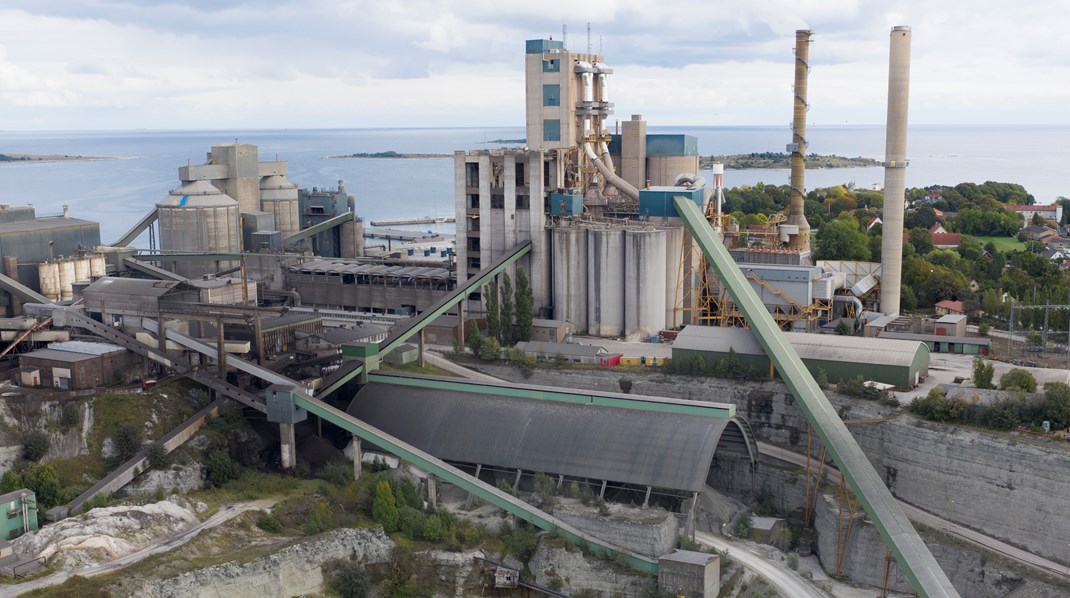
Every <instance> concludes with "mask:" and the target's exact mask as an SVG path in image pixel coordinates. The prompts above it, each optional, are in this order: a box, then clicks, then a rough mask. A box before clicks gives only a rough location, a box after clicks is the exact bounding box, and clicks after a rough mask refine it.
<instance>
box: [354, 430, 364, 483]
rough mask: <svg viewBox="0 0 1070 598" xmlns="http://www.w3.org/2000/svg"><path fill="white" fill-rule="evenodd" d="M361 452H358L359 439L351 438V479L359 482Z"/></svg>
mask: <svg viewBox="0 0 1070 598" xmlns="http://www.w3.org/2000/svg"><path fill="white" fill-rule="evenodd" d="M361 457H362V455H361V451H360V438H357V437H356V436H354V437H353V479H354V480H359V479H360V474H361V467H360V461H361Z"/></svg>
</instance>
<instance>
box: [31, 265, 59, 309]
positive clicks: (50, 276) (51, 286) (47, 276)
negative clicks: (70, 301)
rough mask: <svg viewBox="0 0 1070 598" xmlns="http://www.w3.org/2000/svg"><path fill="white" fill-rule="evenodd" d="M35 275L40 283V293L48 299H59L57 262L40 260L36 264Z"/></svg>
mask: <svg viewBox="0 0 1070 598" xmlns="http://www.w3.org/2000/svg"><path fill="white" fill-rule="evenodd" d="M37 277H38V279H39V281H40V284H41V294H42V295H44V296H45V297H47V298H48V299H49V300H50V301H59V295H60V293H59V264H57V263H56V262H41V263H40V264H38V265H37Z"/></svg>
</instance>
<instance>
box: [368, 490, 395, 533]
mask: <svg viewBox="0 0 1070 598" xmlns="http://www.w3.org/2000/svg"><path fill="white" fill-rule="evenodd" d="M372 519H374V520H375V521H376V523H379V524H380V525H382V526H383V529H384V530H386V531H387V532H388V533H389V532H395V531H397V529H398V506H397V501H396V500H395V499H394V493H393V492H392V491H391V490H390V483H389V482H387V481H386V480H380V481H379V483H378V484H376V485H375V499H374V500H372Z"/></svg>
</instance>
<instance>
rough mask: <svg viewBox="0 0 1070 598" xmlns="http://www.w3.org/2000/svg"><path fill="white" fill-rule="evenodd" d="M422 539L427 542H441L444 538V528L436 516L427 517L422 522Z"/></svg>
mask: <svg viewBox="0 0 1070 598" xmlns="http://www.w3.org/2000/svg"><path fill="white" fill-rule="evenodd" d="M423 537H424V540H426V541H428V542H441V541H442V540H443V539H444V538H445V537H446V526H445V525H444V524H443V523H442V519H441V518H440V517H439V516H438V515H437V514H432V515H428V516H427V519H425V520H424V527H423Z"/></svg>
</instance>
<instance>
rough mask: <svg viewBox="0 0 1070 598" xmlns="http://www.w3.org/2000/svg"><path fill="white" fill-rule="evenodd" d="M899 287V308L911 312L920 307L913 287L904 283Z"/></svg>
mask: <svg viewBox="0 0 1070 598" xmlns="http://www.w3.org/2000/svg"><path fill="white" fill-rule="evenodd" d="M899 288H900V291H899V310H900V311H902V312H905V313H910V312H912V311H914V310H916V309H918V298H917V296H915V295H914V289H913V287H909V286H907V285H905V284H904V285H900V287H899Z"/></svg>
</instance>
